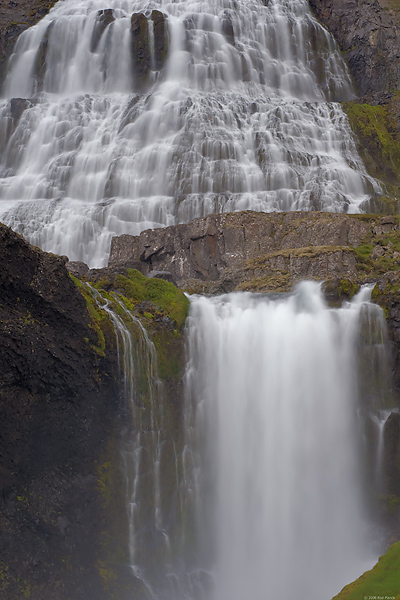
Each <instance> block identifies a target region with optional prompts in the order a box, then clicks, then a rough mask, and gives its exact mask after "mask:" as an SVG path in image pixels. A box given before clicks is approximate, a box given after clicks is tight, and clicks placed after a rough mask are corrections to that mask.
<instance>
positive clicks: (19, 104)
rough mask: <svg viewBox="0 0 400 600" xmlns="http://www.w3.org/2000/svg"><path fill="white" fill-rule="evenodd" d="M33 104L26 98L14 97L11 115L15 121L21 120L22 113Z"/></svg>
mask: <svg viewBox="0 0 400 600" xmlns="http://www.w3.org/2000/svg"><path fill="white" fill-rule="evenodd" d="M30 106H32V103H31V102H30V101H29V100H26V99H25V98H12V99H11V100H10V116H11V118H12V119H13V120H14V121H19V119H20V118H21V116H22V113H23V112H24V111H25V110H26V109H27V108H29V107H30Z"/></svg>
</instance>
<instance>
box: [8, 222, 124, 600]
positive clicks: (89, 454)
mask: <svg viewBox="0 0 400 600" xmlns="http://www.w3.org/2000/svg"><path fill="white" fill-rule="evenodd" d="M0 248H1V250H0V288H1V298H0V315H1V316H0V371H1V382H0V484H1V504H2V509H1V511H0V531H1V536H0V537H1V555H2V562H1V579H0V590H1V591H0V594H1V596H2V597H3V598H6V597H7V598H10V599H11V598H18V597H21V596H22V595H23V594H25V592H27V591H29V590H33V588H34V587H35V588H36V594H38V593H39V596H40V597H41V598H43V600H47V599H49V600H50V599H54V598H55V597H57V598H60V599H61V598H66V597H68V598H70V597H74V598H79V597H82V598H85V597H90V596H93V597H96V598H103V590H102V581H101V578H100V576H99V573H98V569H97V567H96V561H97V560H98V557H97V555H96V554H97V553H96V548H97V549H98V548H99V536H100V531H99V525H98V524H99V522H102V520H103V519H104V514H103V511H102V503H101V497H100V495H99V493H98V490H97V485H98V481H97V480H98V475H97V467H98V465H100V464H101V463H102V462H103V461H102V455H103V452H104V450H103V444H104V443H105V442H106V441H107V439H109V438H110V437H111V436H112V435H114V433H115V432H114V429H115V423H116V418H117V414H118V411H119V408H120V407H119V405H118V404H119V395H118V392H117V389H116V385H115V378H116V377H117V375H118V371H117V362H116V359H115V356H112V355H111V354H110V356H109V357H108V358H102V357H100V356H99V355H98V354H97V353H96V352H95V351H94V350H93V349H92V345H94V344H96V340H97V336H96V333H95V332H94V330H93V329H92V328H91V325H90V318H89V314H88V312H87V308H86V303H85V300H84V298H83V297H82V295H81V294H80V292H79V290H78V289H77V287H76V286H75V284H74V283H73V281H72V280H71V278H70V277H69V275H68V272H67V270H66V268H65V262H66V259H65V258H62V257H58V256H55V255H51V254H46V253H44V252H41V251H40V250H39V249H36V248H33V247H32V246H30V244H28V243H27V242H25V240H23V238H21V236H19V235H17V234H15V233H14V232H12V231H11V230H10V229H9V228H7V227H5V226H3V225H1V226H0ZM99 370H100V371H101V376H99ZM83 523H84V531H85V534H84V535H82V524H83ZM66 564H69V568H70V569H71V571H70V575H68V573H67V572H66V566H65V565H66ZM29 597H31V596H29ZM32 597H38V595H34V594H33V592H32Z"/></svg>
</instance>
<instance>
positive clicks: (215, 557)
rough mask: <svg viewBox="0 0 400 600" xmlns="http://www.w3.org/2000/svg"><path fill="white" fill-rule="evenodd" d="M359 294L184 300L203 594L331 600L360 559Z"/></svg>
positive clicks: (313, 288) (364, 536)
mask: <svg viewBox="0 0 400 600" xmlns="http://www.w3.org/2000/svg"><path fill="white" fill-rule="evenodd" d="M366 295H368V290H364V291H363V292H361V294H360V295H359V296H358V297H357V298H356V299H355V300H354V301H353V302H352V303H351V304H348V305H346V306H345V307H343V308H341V309H328V307H327V306H326V305H325V303H324V301H323V299H322V296H321V292H320V289H319V286H318V285H317V284H315V283H304V284H301V286H300V287H299V288H298V289H297V291H296V292H295V293H294V294H293V295H290V296H288V297H286V298H283V299H273V298H266V297H265V296H264V297H262V296H253V295H250V294H242V295H239V294H236V295H235V294H233V295H229V296H223V297H219V298H214V299H209V298H204V297H197V298H193V299H192V305H191V316H190V323H189V347H190V352H189V359H190V360H189V367H188V375H187V385H188V390H189V396H188V407H187V410H188V415H189V421H190V420H191V422H192V428H193V429H194V431H195V435H193V433H192V432H193V429H192V430H191V429H190V428H189V429H188V431H189V432H191V433H190V437H191V441H190V443H189V447H190V449H191V450H190V452H189V451H188V455H189V456H190V457H191V461H192V464H193V471H192V473H193V480H192V488H193V489H195V490H196V493H195V497H196V511H197V512H196V514H197V521H198V524H199V531H198V536H199V548H198V552H199V555H198V556H199V562H200V563H201V564H202V567H203V570H204V572H207V573H209V577H210V579H211V581H212V582H213V583H212V586H211V588H212V590H213V591H212V592H209V593H208V595H207V594H205V595H204V597H205V598H212V599H213V600H242V599H243V598H251V600H275V599H276V598H279V600H292V599H293V598H301V599H302V600H303V599H307V600H324V599H326V600H329V599H330V598H331V597H332V596H334V595H335V594H337V593H338V592H339V591H340V589H341V588H342V587H343V586H344V585H345V584H346V583H349V582H350V581H352V580H353V579H355V578H356V577H358V576H359V575H360V574H361V573H362V572H363V571H365V570H366V568H367V567H369V566H370V565H371V562H370V563H369V564H368V561H371V558H372V556H371V549H370V548H369V546H368V525H367V524H368V517H367V513H368V509H367V503H366V502H365V493H364V490H363V486H364V483H365V482H364V478H363V473H364V467H365V465H364V464H363V459H362V456H361V455H362V428H361V427H360V420H359V416H358V413H359V409H360V401H361V400H362V398H359V392H360V388H359V382H358V378H357V373H358V367H357V348H358V344H359V336H360V329H361V326H362V322H363V318H362V313H363V312H364V311H365V308H366V307H367V306H370V305H369V304H368V303H367V302H366V300H367V298H366ZM375 316H377V317H378V321H376V320H374V319H371V322H373V326H374V327H375V329H377V327H378V326H377V323H379V315H375ZM364 461H365V457H364Z"/></svg>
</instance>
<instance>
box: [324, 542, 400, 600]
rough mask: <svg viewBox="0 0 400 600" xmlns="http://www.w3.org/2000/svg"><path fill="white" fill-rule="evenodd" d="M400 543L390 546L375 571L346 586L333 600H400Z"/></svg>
mask: <svg viewBox="0 0 400 600" xmlns="http://www.w3.org/2000/svg"><path fill="white" fill-rule="evenodd" d="M399 564H400V542H397V543H396V544H393V545H392V546H390V548H389V550H388V551H387V552H386V554H384V555H383V556H381V557H380V559H379V561H378V563H377V564H376V565H375V567H374V568H373V569H371V570H370V571H367V572H366V573H364V574H363V575H361V577H360V578H359V579H357V580H356V581H354V582H353V583H350V584H349V585H346V587H344V588H343V589H342V591H341V592H340V593H339V594H338V595H337V596H335V597H334V598H333V600H361V599H362V598H382V599H383V598H388V599H389V598H393V600H400V591H399V590H400V570H399Z"/></svg>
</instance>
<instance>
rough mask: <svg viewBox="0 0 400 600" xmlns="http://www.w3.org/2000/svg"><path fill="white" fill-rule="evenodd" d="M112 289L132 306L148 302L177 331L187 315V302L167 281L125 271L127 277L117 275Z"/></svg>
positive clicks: (137, 272)
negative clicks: (162, 314)
mask: <svg viewBox="0 0 400 600" xmlns="http://www.w3.org/2000/svg"><path fill="white" fill-rule="evenodd" d="M113 288H114V289H116V290H118V291H121V293H122V294H123V295H124V296H126V297H127V298H128V299H129V300H131V302H132V305H133V306H135V305H139V304H141V303H143V302H150V303H151V304H153V305H154V306H156V307H158V308H160V309H161V310H162V311H163V312H164V314H165V316H167V317H169V318H170V319H171V321H173V322H174V323H176V326H177V328H178V330H180V329H181V327H182V326H183V325H184V323H185V320H186V317H187V315H188V313H189V304H190V303H189V300H188V299H187V297H186V296H185V294H184V293H183V292H182V291H181V290H179V289H178V288H177V287H175V286H174V284H173V283H171V282H169V281H164V280H163V279H158V278H156V277H153V278H149V277H145V276H144V275H142V273H140V271H137V270H136V269H127V276H126V277H125V276H124V275H117V277H116V279H115V281H114V284H113Z"/></svg>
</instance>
